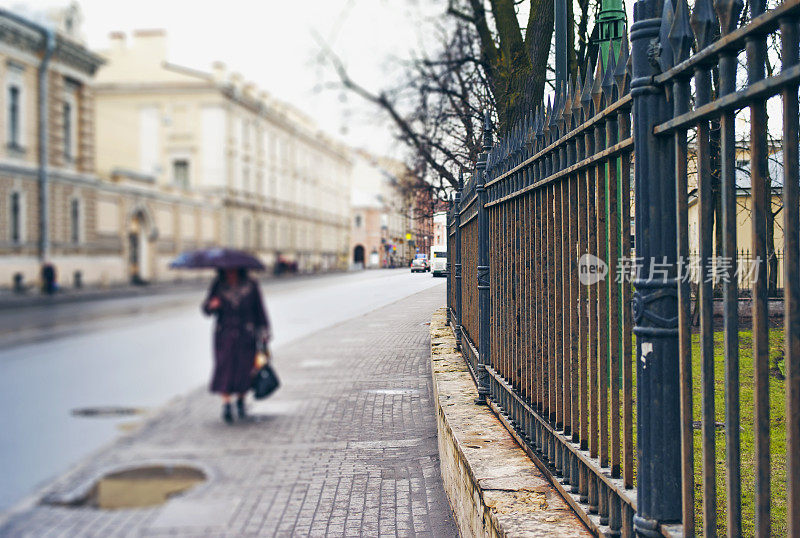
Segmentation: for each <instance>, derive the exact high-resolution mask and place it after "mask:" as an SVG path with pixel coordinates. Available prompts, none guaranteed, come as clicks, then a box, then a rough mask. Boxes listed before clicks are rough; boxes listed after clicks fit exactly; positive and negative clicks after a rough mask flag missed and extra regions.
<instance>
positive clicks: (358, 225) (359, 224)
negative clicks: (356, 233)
mask: <svg viewBox="0 0 800 538" xmlns="http://www.w3.org/2000/svg"><path fill="white" fill-rule="evenodd" d="M356 228H361V215H356Z"/></svg>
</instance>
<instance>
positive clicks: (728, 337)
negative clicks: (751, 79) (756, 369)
mask: <svg viewBox="0 0 800 538" xmlns="http://www.w3.org/2000/svg"><path fill="white" fill-rule="evenodd" d="M742 7H743V3H742V1H741V0H727V1H719V2H718V5H717V13H718V14H719V18H720V30H721V32H722V34H723V35H727V34H728V33H730V32H731V31H732V30H733V29H734V28H735V27H736V23H737V21H738V18H739V13H740V12H741V10H742ZM736 67H737V60H736V54H735V53H734V52H733V51H729V52H723V53H722V54H721V55H720V61H719V95H720V96H725V95H728V94H730V93H733V92H734V91H736ZM735 121H736V114H735V112H733V111H728V112H726V113H725V114H723V115H722V116H721V117H720V161H721V165H722V169H721V170H720V183H721V192H720V197H721V206H722V230H723V242H722V256H723V257H724V258H725V259H727V260H731V262H732V263H731V266H730V267H729V268H728V270H727V274H726V276H725V277H724V281H723V290H722V293H723V307H722V308H723V312H724V314H723V324H724V330H725V333H724V348H725V460H726V461H725V471H726V472H725V497H726V503H725V504H726V506H727V509H728V511H727V520H726V521H727V522H726V528H727V533H728V536H741V534H742V509H741V496H742V494H741V491H742V484H741V448H740V442H741V435H740V430H741V428H740V425H739V424H740V421H739V406H740V405H741V403H740V391H739V286H738V284H737V282H736V258H737V251H736V247H737V238H736V236H737V222H736V217H737V210H738V208H737V201H736V137H735ZM689 420H690V419H689ZM693 515H694V514H692V516H693ZM691 523H692V526H694V518H692V520H691ZM684 524H685V525H686V523H684ZM692 530H694V529H692Z"/></svg>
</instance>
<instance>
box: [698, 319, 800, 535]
mask: <svg viewBox="0 0 800 538" xmlns="http://www.w3.org/2000/svg"><path fill="white" fill-rule="evenodd" d="M722 339H723V333H722V331H718V332H716V333H715V334H714V357H715V379H714V382H715V387H716V390H715V394H716V398H715V415H716V420H717V422H724V421H725V358H724V351H723V340H722ZM769 347H770V350H769V356H770V366H772V365H773V359H774V358H776V357H780V356H781V355H782V351H783V330H782V329H773V330H770V332H769ZM692 356H693V361H692V368H693V370H692V374H693V377H694V380H695V382H694V392H693V396H694V401H693V403H694V420H696V421H699V420H701V417H702V412H701V409H702V393H701V383H700V373H701V364H700V338H699V335H693V337H692ZM739 368H740V383H741V388H740V391H741V405H740V410H741V411H740V413H741V462H742V465H741V468H742V471H741V472H742V532H743V534H744V536H753V533H754V513H755V512H754V507H755V493H754V491H755V446H754V439H755V435H754V429H753V414H754V408H755V404H754V402H755V400H754V390H755V381H754V377H753V376H754V368H753V336H752V332H751V331H741V332H740V333H739ZM784 383H785V382H784V381H782V380H781V379H779V378H777V377H776V376H774V375H770V384H769V391H770V423H771V428H770V458H771V467H772V481H771V486H770V487H771V490H770V493H771V495H770V497H771V509H772V518H771V519H772V536H786V533H787V526H786V408H785V402H784V393H785V384H784ZM716 462H717V465H716V473H717V477H716V478H717V480H716V482H717V532H718V534H719V535H720V536H724V535H725V524H726V515H727V512H728V509H727V506H726V502H725V480H726V472H725V462H726V456H725V430H724V428H719V429H717V435H716ZM694 464H695V514H696V516H695V517H696V522H697V527H698V528H697V533H698V535H700V534H701V526H702V496H703V491H702V476H703V474H702V473H703V469H702V434H701V431H700V430H695V434H694Z"/></svg>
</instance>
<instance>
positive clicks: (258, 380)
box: [252, 363, 281, 400]
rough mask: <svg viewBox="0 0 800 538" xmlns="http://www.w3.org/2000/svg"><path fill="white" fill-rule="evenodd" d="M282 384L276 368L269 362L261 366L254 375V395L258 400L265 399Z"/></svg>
mask: <svg viewBox="0 0 800 538" xmlns="http://www.w3.org/2000/svg"><path fill="white" fill-rule="evenodd" d="M280 385H281V382H280V381H279V380H278V376H277V374H275V370H273V369H272V366H271V365H270V364H269V363H267V364H265V365H264V366H262V367H261V368H259V369H258V371H257V372H256V374H255V376H253V384H252V388H253V397H254V398H255V399H256V400H263V399H264V398H266V397H267V396H269V395H270V394H272V393H273V392H275V390H276V389H277V388H278V387H279V386H280Z"/></svg>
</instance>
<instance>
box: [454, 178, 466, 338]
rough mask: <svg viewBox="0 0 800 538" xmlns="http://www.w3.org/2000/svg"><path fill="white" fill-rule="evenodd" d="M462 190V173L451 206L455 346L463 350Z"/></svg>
mask: <svg viewBox="0 0 800 538" xmlns="http://www.w3.org/2000/svg"><path fill="white" fill-rule="evenodd" d="M463 191H464V175H463V174H461V175H460V176H459V178H458V190H456V196H455V202H454V207H453V226H454V227H455V230H456V237H455V242H454V243H455V251H456V259H455V273H456V274H455V287H456V291H455V303H456V319H455V324H456V348H457V349H459V350H462V351H463V343H462V341H461V330H462V329H461V306H462V303H463V300H462V296H461V213H460V212H461V195H462V194H463Z"/></svg>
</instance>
